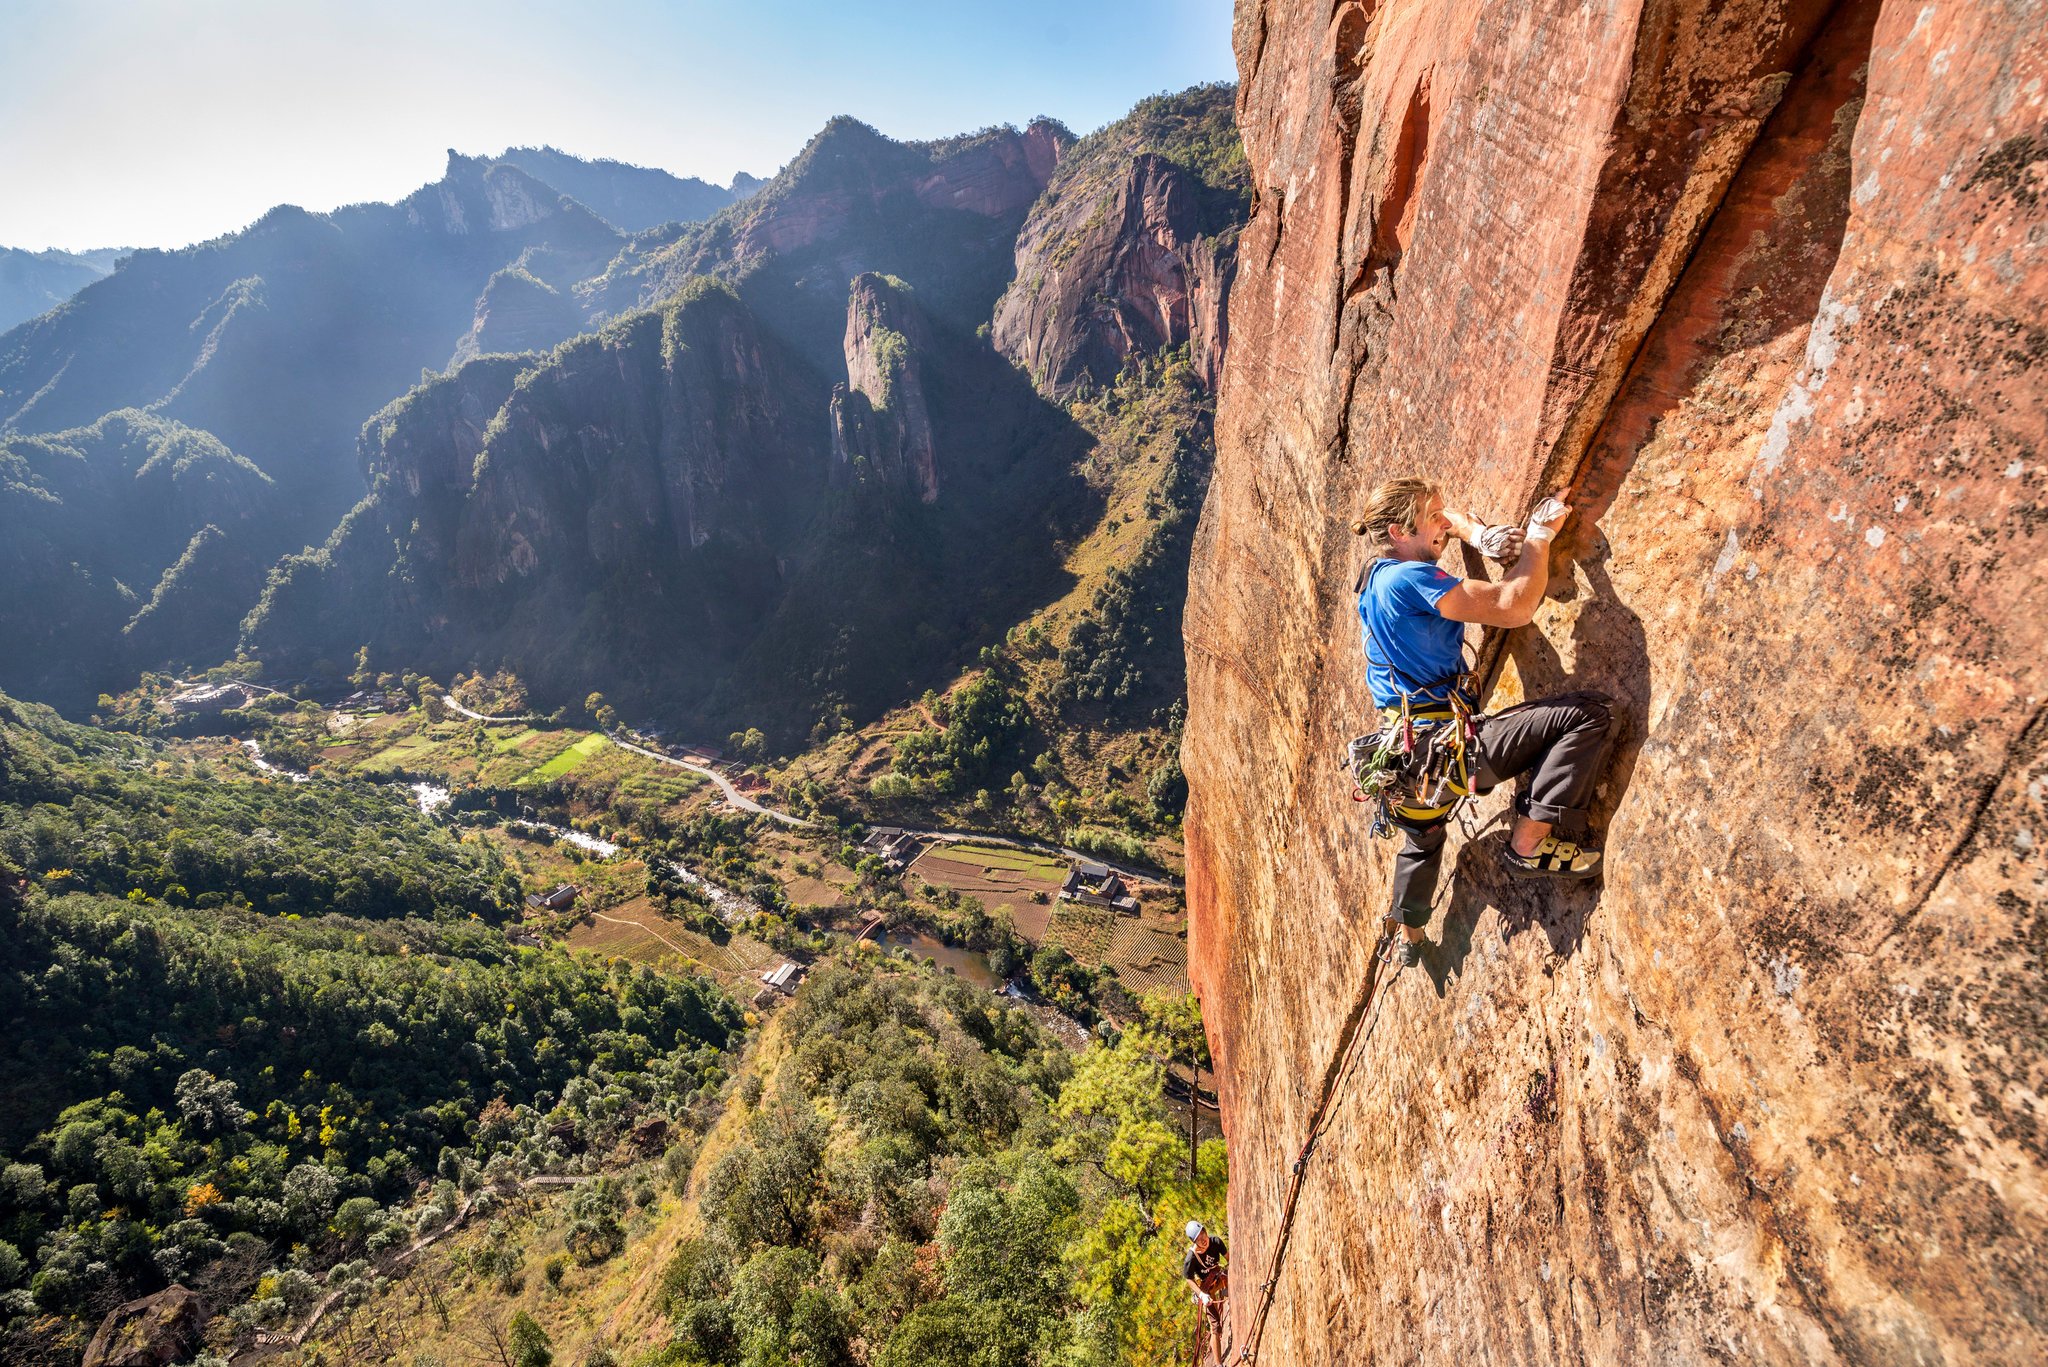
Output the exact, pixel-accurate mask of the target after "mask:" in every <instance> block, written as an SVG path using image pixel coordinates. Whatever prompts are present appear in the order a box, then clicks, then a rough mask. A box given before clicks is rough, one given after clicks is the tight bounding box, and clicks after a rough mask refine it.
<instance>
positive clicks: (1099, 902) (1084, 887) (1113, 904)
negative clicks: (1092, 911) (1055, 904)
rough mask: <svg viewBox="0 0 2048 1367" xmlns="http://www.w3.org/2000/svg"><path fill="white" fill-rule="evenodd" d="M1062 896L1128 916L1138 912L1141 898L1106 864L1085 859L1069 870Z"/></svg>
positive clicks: (1088, 905)
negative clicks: (1134, 895) (1131, 891)
mask: <svg viewBox="0 0 2048 1367" xmlns="http://www.w3.org/2000/svg"><path fill="white" fill-rule="evenodd" d="M1060 896H1061V897H1064V898H1065V899H1066V900H1068V901H1070V902H1079V903H1080V904H1081V905H1082V906H1087V907H1108V908H1110V909H1111V910H1112V911H1118V912H1121V913H1123V914H1124V915H1126V916H1136V915H1137V914H1138V899H1137V898H1135V897H1133V896H1131V893H1130V889H1129V888H1127V887H1125V886H1124V880H1123V879H1121V878H1119V877H1117V875H1116V874H1115V873H1113V872H1111V871H1110V869H1109V868H1108V867H1107V866H1105V865H1102V864H1097V863H1094V862H1092V861H1089V860H1085V859H1084V860H1082V861H1081V862H1080V863H1078V864H1076V865H1074V867H1073V868H1072V869H1070V870H1069V871H1068V873H1067V881H1066V883H1065V885H1064V886H1062V887H1061V888H1060Z"/></svg>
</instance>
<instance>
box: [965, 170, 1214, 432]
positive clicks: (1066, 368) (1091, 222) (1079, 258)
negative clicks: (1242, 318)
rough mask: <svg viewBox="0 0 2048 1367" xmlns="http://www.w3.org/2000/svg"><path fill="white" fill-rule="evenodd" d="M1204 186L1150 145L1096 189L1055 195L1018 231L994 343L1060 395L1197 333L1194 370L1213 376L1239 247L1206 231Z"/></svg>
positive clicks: (1103, 378)
mask: <svg viewBox="0 0 2048 1367" xmlns="http://www.w3.org/2000/svg"><path fill="white" fill-rule="evenodd" d="M1199 194H1200V182H1199V181H1198V180H1197V179H1196V178H1195V177H1194V176H1193V175H1191V174H1190V173H1188V172H1186V171H1183V170H1182V169H1181V168H1180V167H1178V166H1175V165H1174V164H1173V163H1172V162H1170V161H1168V160H1166V159H1165V158H1164V157H1159V156H1153V155H1151V154H1149V153H1147V154H1143V155H1140V156H1138V157H1135V158H1133V159H1132V160H1131V161H1130V163H1129V164H1128V165H1127V166H1126V167H1125V168H1124V173H1123V175H1122V176H1120V177H1118V178H1117V179H1116V180H1115V181H1113V182H1112V183H1111V184H1110V185H1108V186H1106V187H1104V188H1103V189H1102V190H1101V191H1100V192H1099V194H1096V195H1071V196H1063V197H1059V198H1052V197H1048V199H1047V201H1046V202H1044V203H1043V204H1042V205H1041V206H1040V208H1039V209H1038V210H1037V211H1036V212H1034V213H1033V214H1032V215H1031V217H1030V218H1028V219H1027V220H1025V224H1024V231H1023V233H1022V234H1021V235H1019V237H1018V239H1017V276H1016V280H1015V282H1014V283H1013V284H1012V285H1011V287H1010V290H1009V292H1008V293H1006V294H1005V295H1004V296H1003V299H1002V302H1001V303H1000V304H998V305H997V306H996V317H995V326H994V329H993V332H994V337H995V343H996V349H997V350H999V351H1001V352H1002V353H1003V354H1004V355H1005V356H1008V357H1009V358H1010V359H1011V360H1013V361H1015V362H1016V363H1017V364H1019V365H1021V366H1023V367H1024V368H1025V370H1026V371H1028V372H1029V373H1030V374H1031V376H1032V377H1033V379H1034V380H1035V381H1036V382H1037V384H1038V387H1039V389H1040V390H1041V391H1043V392H1045V393H1047V394H1051V395H1055V396H1064V395H1066V394H1069V393H1071V392H1072V391H1073V390H1074V389H1075V388H1076V387H1077V386H1078V385H1080V384H1081V383H1083V382H1084V381H1087V380H1092V381H1093V382H1094V383H1097V384H1103V383H1107V382H1108V381H1109V380H1111V379H1113V378H1115V376H1116V374H1117V372H1118V371H1120V370H1122V369H1123V366H1124V363H1125V362H1126V361H1128V360H1129V359H1130V358H1131V357H1133V356H1138V355H1150V354H1151V353H1153V352H1155V351H1159V350H1161V349H1162V348H1165V347H1170V346H1178V345H1180V344H1181V343H1183V342H1189V341H1192V342H1193V343H1194V354H1195V362H1196V366H1197V369H1198V370H1200V371H1201V373H1202V374H1203V375H1204V376H1205V377H1206V378H1210V379H1213V378H1214V374H1215V372H1216V370H1218V369H1219V368H1220V363H1221V359H1222V355H1223V342H1224V336H1223V302H1224V296H1225V294H1226V293H1227V291H1228V288H1229V274H1230V269H1231V253H1230V246H1229V244H1228V243H1219V242H1217V241H1216V240H1214V239H1211V238H1206V237H1203V236H1202V234H1201V230H1200V219H1199V212H1200V210H1199V202H1198V197H1199Z"/></svg>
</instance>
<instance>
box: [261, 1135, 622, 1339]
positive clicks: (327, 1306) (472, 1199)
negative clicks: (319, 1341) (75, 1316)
mask: <svg viewBox="0 0 2048 1367" xmlns="http://www.w3.org/2000/svg"><path fill="white" fill-rule="evenodd" d="M589 1180H590V1178H588V1177H558V1176H543V1177H529V1178H527V1179H526V1180H525V1181H523V1182H521V1183H520V1184H519V1186H518V1190H520V1191H532V1190H533V1189H534V1188H536V1187H573V1186H575V1185H576V1184H577V1183H578V1182H588V1181H589ZM501 1190H502V1188H499V1187H485V1188H483V1191H501ZM481 1194H482V1191H475V1192H471V1193H470V1194H469V1195H468V1196H465V1197H463V1198H462V1204H461V1205H459V1206H457V1207H456V1208H455V1214H453V1215H451V1216H450V1217H448V1223H447V1224H444V1225H442V1226H441V1227H440V1228H439V1229H437V1230H435V1231H433V1232H432V1233H431V1234H422V1235H421V1236H420V1237H419V1238H417V1239H415V1240H413V1241H412V1242H411V1243H410V1244H407V1245H406V1246H405V1248H404V1249H403V1250H402V1251H401V1252H399V1253H396V1254H393V1255H392V1256H391V1258H390V1259H389V1260H388V1261H386V1262H384V1263H382V1264H381V1265H379V1266H378V1268H377V1272H378V1273H379V1275H381V1276H386V1277H389V1276H393V1275H395V1274H397V1273H398V1272H399V1271H401V1270H402V1269H403V1268H404V1267H405V1265H406V1264H408V1263H410V1262H412V1261H413V1260H414V1259H415V1258H417V1257H419V1255H420V1254H422V1253H424V1252H426V1251H427V1250H428V1249H429V1248H432V1247H433V1246H434V1245H435V1244H437V1243H439V1242H440V1241H441V1240H443V1239H445V1238H447V1237H448V1236H449V1235H450V1234H453V1233H454V1232H455V1231H456V1230H458V1229H461V1228H462V1226H463V1225H464V1224H465V1223H467V1222H468V1220H469V1213H470V1210H471V1209H472V1208H473V1207H474V1206H475V1205H476V1198H477V1197H478V1196H480V1195H481ZM348 1290H349V1289H348V1288H347V1287H340V1288H338V1289H336V1290H333V1291H330V1292H328V1293H327V1294H326V1295H325V1296H322V1297H321V1298H320V1300H319V1303H318V1304H316V1305H315V1306H314V1307H313V1312H312V1313H311V1314H310V1315H308V1316H306V1322H305V1323H304V1324H302V1325H300V1326H299V1327H298V1328H297V1329H296V1330H294V1331H293V1332H291V1333H289V1334H280V1333H274V1332H272V1331H269V1330H261V1329H259V1330H258V1331H257V1332H256V1346H257V1347H258V1348H275V1347H280V1346H282V1345H284V1344H290V1345H291V1346H292V1347H294V1348H296V1347H298V1346H300V1345H301V1344H303V1343H305V1341H306V1336H307V1335H308V1334H310V1333H312V1332H313V1330H314V1329H315V1328H317V1327H318V1326H319V1324H320V1321H321V1320H322V1319H324V1318H326V1315H327V1312H328V1311H329V1310H332V1309H333V1308H334V1307H335V1305H336V1303H337V1302H339V1301H340V1300H341V1298H342V1297H343V1296H345V1295H347V1294H348ZM236 1356H238V1357H239V1356H241V1355H240V1354H237V1355H236Z"/></svg>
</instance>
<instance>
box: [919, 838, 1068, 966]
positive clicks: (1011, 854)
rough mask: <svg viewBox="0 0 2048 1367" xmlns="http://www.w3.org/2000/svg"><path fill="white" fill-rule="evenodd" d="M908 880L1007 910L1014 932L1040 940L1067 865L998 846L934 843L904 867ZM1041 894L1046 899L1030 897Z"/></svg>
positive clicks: (1039, 855)
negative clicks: (930, 885) (918, 881)
mask: <svg viewBox="0 0 2048 1367" xmlns="http://www.w3.org/2000/svg"><path fill="white" fill-rule="evenodd" d="M909 876H910V877H911V878H913V879H920V880H922V881H924V882H926V883H930V884H932V885H933V886H934V887H942V888H951V889H953V890H954V891H955V892H958V893H960V894H961V895H962V896H965V897H975V898H979V899H980V900H981V903H982V905H983V906H985V907H987V908H988V909H989V910H990V911H991V912H994V911H996V910H998V909H1001V910H1004V911H1007V912H1008V913H1009V916H1010V922H1011V924H1012V925H1014V926H1015V927H1016V928H1017V933H1018V934H1019V935H1022V936H1023V937H1024V938H1025V939H1027V940H1031V941H1033V942H1036V941H1038V940H1041V939H1043V938H1044V937H1045V934H1046V923H1047V920H1048V918H1049V916H1050V915H1051V912H1052V903H1051V899H1052V898H1053V897H1054V896H1055V895H1056V894H1058V892H1059V890H1060V885H1061V884H1062V883H1064V882H1065V881H1066V878H1067V866H1066V864H1065V863H1064V862H1063V861H1061V860H1058V859H1055V858H1052V857H1049V856H1047V855H1042V854H1036V853H1034V852H1032V851H1030V850H1012V849H1005V848H1003V847H1002V846H999V845H975V844H965V843H963V844H958V845H933V846H931V847H930V848H929V849H927V850H926V851H925V852H924V853H923V854H922V855H920V856H919V857H918V858H917V860H916V862H914V863H912V864H911V866H910V869H909ZM1033 893H1043V894H1044V895H1045V897H1046V899H1047V900H1046V901H1043V902H1039V901H1034V900H1033V899H1032V894H1033Z"/></svg>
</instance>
